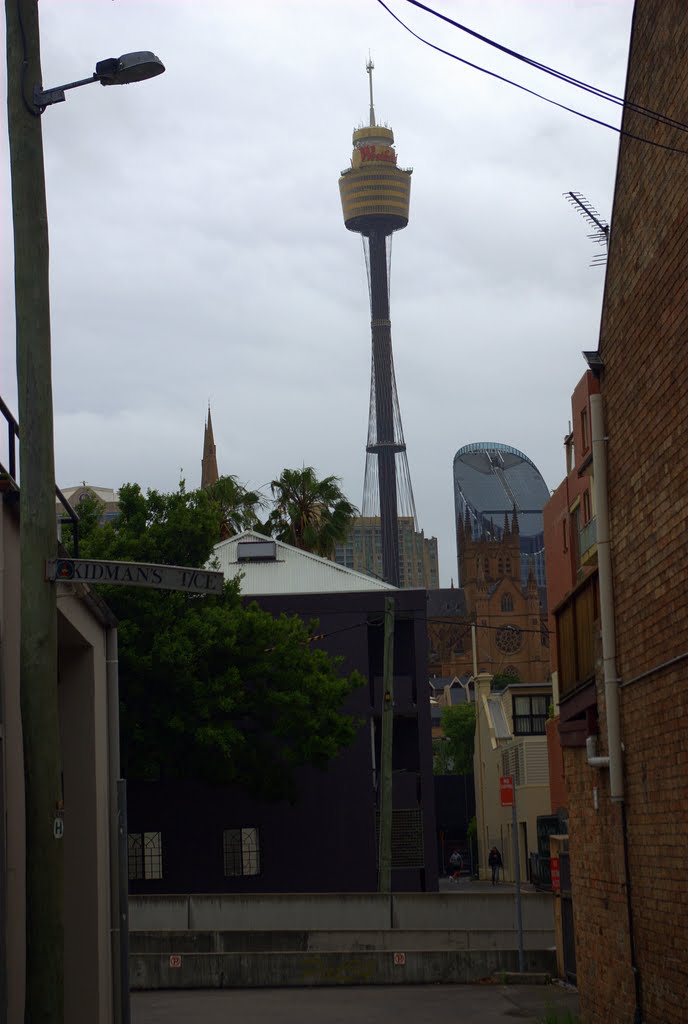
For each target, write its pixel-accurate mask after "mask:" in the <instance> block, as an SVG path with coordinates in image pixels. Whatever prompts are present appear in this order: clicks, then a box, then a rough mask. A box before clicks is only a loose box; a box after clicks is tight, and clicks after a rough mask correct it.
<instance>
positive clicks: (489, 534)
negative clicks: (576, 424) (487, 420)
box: [454, 441, 549, 590]
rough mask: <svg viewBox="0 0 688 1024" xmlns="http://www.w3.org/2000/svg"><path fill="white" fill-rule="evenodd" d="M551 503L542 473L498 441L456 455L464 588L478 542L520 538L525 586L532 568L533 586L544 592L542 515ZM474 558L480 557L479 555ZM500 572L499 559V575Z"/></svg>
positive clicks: (460, 567)
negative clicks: (470, 553)
mask: <svg viewBox="0 0 688 1024" xmlns="http://www.w3.org/2000/svg"><path fill="white" fill-rule="evenodd" d="M548 500H549V490H548V487H547V484H546V483H545V481H544V480H543V478H542V475H541V474H540V471H539V469H538V468H537V466H536V465H535V464H534V463H533V462H531V460H530V459H529V458H528V456H527V455H524V454H523V452H520V451H518V449H517V448H511V447H510V446H509V445H506V444H498V443H497V442H494V441H480V442H478V443H476V444H467V445H465V446H464V447H463V448H460V449H459V450H458V452H457V453H456V455H455V456H454V507H455V515H456V543H457V556H458V571H459V582H460V584H461V585H462V586H463V584H464V583H465V582H466V580H465V577H466V566H465V560H466V556H467V554H468V549H469V548H470V549H471V551H472V550H473V549H474V548H475V546H476V544H477V543H478V542H487V541H490V542H493V543H495V542H503V543H504V544H507V545H508V544H510V543H513V539H514V536H515V535H517V536H518V545H519V550H520V575H521V583H522V585H523V586H524V587H525V586H526V585H527V583H528V576H529V573H530V568H531V565H532V568H533V573H534V577H535V582H536V583H537V585H538V587H539V588H542V589H543V590H544V587H545V586H546V579H545V535H544V526H543V517H542V510H543V508H544V506H545V502H547V501H548ZM505 550H506V549H505ZM476 557H479V553H477V552H476ZM503 557H504V558H506V557H507V555H506V554H505V555H504V556H503ZM487 564H489V565H491V562H488V563H487ZM498 569H499V560H498V559H497V562H496V569H495V571H498ZM490 571H492V569H490Z"/></svg>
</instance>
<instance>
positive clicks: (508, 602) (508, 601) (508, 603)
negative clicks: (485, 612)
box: [502, 594, 514, 612]
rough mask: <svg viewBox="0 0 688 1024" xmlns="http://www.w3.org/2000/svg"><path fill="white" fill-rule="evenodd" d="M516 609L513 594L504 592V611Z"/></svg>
mask: <svg viewBox="0 0 688 1024" xmlns="http://www.w3.org/2000/svg"><path fill="white" fill-rule="evenodd" d="M513 610H514V599H513V597H512V596H511V594H504V595H503V597H502V611H503V612H512V611H513Z"/></svg>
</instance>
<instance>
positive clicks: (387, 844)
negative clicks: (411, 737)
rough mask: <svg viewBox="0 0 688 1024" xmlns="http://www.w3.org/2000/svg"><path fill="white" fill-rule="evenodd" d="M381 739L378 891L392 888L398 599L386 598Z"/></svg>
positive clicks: (387, 891) (386, 891)
mask: <svg viewBox="0 0 688 1024" xmlns="http://www.w3.org/2000/svg"><path fill="white" fill-rule="evenodd" d="M381 731H382V735H381V738H380V849H379V862H380V870H379V874H378V886H377V887H378V892H384V893H391V891H392V747H393V736H394V598H393V597H387V598H385V639H384V661H383V668H382V721H381Z"/></svg>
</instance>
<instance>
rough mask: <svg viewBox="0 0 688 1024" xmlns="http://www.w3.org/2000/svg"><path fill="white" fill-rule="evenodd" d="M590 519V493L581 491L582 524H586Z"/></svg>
mask: <svg viewBox="0 0 688 1024" xmlns="http://www.w3.org/2000/svg"><path fill="white" fill-rule="evenodd" d="M591 519H592V508H591V505H590V491H583V523H584V524H587V523H589V522H590V520H591Z"/></svg>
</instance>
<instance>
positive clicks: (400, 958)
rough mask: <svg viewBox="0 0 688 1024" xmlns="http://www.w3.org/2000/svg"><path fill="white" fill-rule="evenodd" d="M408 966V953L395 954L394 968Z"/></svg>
mask: <svg viewBox="0 0 688 1024" xmlns="http://www.w3.org/2000/svg"><path fill="white" fill-rule="evenodd" d="M405 964H406V953H395V954H394V966H395V967H404V966H405Z"/></svg>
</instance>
